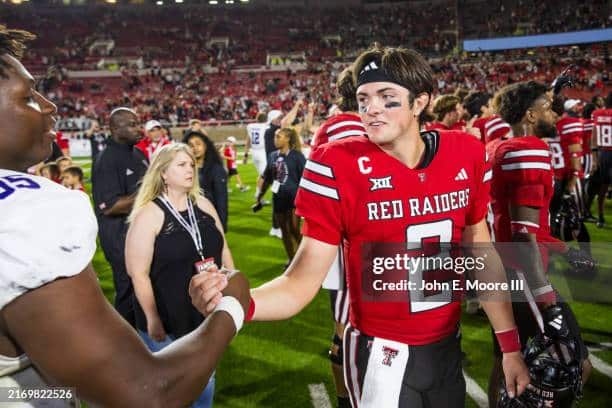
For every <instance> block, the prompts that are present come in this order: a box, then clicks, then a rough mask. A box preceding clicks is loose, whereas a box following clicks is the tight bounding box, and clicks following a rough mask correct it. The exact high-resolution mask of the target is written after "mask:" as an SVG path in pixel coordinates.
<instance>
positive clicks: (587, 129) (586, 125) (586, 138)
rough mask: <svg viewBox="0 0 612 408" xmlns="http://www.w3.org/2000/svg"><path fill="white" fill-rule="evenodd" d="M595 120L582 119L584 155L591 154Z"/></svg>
mask: <svg viewBox="0 0 612 408" xmlns="http://www.w3.org/2000/svg"><path fill="white" fill-rule="evenodd" d="M593 127H594V126H593V120H592V119H582V154H590V153H591V139H592V136H593Z"/></svg>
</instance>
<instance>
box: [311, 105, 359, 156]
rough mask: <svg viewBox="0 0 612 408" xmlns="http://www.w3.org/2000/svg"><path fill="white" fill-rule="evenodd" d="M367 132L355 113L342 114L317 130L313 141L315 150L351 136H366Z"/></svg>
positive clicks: (333, 117)
mask: <svg viewBox="0 0 612 408" xmlns="http://www.w3.org/2000/svg"><path fill="white" fill-rule="evenodd" d="M365 134H366V131H365V127H364V126H363V123H362V122H361V118H360V117H359V115H356V114H354V113H341V114H339V115H335V116H332V117H331V118H329V119H327V120H326V121H325V122H324V123H323V124H322V125H321V127H319V129H318V130H317V133H316V134H315V137H314V139H313V141H312V144H311V145H312V148H313V149H315V148H317V147H319V146H321V145H322V144H325V143H327V142H332V141H334V140H339V139H343V138H345V137H349V136H365Z"/></svg>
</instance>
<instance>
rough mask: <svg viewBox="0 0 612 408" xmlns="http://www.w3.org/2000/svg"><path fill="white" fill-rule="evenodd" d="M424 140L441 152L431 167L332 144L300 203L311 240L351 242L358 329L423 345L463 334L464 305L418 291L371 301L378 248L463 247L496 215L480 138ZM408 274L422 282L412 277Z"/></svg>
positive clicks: (350, 279)
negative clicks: (471, 229)
mask: <svg viewBox="0 0 612 408" xmlns="http://www.w3.org/2000/svg"><path fill="white" fill-rule="evenodd" d="M451 135H452V136H451ZM423 137H424V139H425V140H426V143H427V145H428V146H433V147H431V148H430V149H429V150H428V151H429V152H430V155H429V157H430V160H429V161H428V163H429V164H428V165H426V166H425V167H424V168H415V169H410V168H408V167H406V166H405V165H404V164H403V163H401V162H400V161H398V160H396V159H395V158H394V157H392V156H390V155H388V154H387V153H385V152H383V151H382V150H381V149H380V148H379V147H378V146H377V145H376V144H374V143H372V142H371V141H370V140H369V139H367V138H361V137H352V138H347V139H343V140H340V141H337V142H334V143H328V144H326V145H323V146H321V147H319V148H318V149H315V150H314V151H313V152H312V153H311V156H310V158H309V161H308V163H307V164H306V167H305V170H304V174H303V176H302V180H301V181H300V189H299V191H298V194H297V198H296V208H297V210H296V214H298V215H300V216H302V217H304V219H305V223H304V226H303V229H302V232H303V234H304V235H306V236H308V237H311V238H314V239H317V240H319V241H323V242H326V243H328V244H331V245H339V244H341V243H342V244H343V249H344V259H345V273H346V279H347V285H348V288H349V291H350V292H349V293H350V299H351V300H350V301H351V303H350V308H349V309H350V322H351V325H352V326H353V327H355V328H357V329H359V330H360V331H362V332H364V333H366V334H368V335H371V336H378V337H382V338H386V339H390V340H395V341H400V342H403V343H406V344H414V345H416V344H430V343H433V342H436V341H438V340H440V339H442V338H444V337H446V336H448V335H450V334H452V333H453V332H454V331H456V330H457V323H458V322H459V317H460V312H461V310H460V302H459V301H457V300H448V301H433V300H431V299H439V298H432V297H428V296H427V295H426V294H425V293H423V292H419V291H414V290H410V292H409V294H407V293H406V292H402V293H401V295H400V296H403V297H401V300H395V301H392V302H389V301H383V300H380V299H381V298H376V296H377V295H378V293H377V294H374V295H373V296H374V298H372V297H370V298H368V299H366V296H369V295H368V294H367V292H366V289H370V288H368V287H367V283H368V282H370V278H372V275H371V273H372V272H371V271H373V269H372V270H371V269H369V268H370V267H371V266H372V262H370V261H371V260H373V259H374V258H375V256H376V254H377V253H376V252H375V251H372V250H371V249H370V245H371V244H372V243H380V244H382V247H383V248H388V247H389V246H394V245H393V244H395V246H399V247H403V248H406V246H407V243H417V246H420V245H421V244H422V243H423V242H427V241H432V240H433V241H436V242H441V243H449V242H454V243H458V242H461V238H462V233H463V230H464V228H465V227H466V226H469V225H473V224H476V223H478V222H480V221H481V220H482V219H484V217H485V215H486V212H487V204H488V202H489V184H490V183H488V181H489V180H490V177H491V171H487V167H488V163H486V160H485V152H484V146H482V144H481V143H480V142H479V141H478V140H476V139H475V138H474V137H473V136H471V135H468V134H466V133H463V132H454V131H449V132H429V133H426V134H423ZM381 251H382V250H381ZM373 255H374V256H373ZM370 258H372V259H370ZM401 272H402V273H404V272H405V275H404V276H405V277H407V278H408V279H414V277H413V276H412V273H408V272H407V271H401ZM411 272H412V271H411ZM422 272H423V271H422ZM424 272H432V273H433V272H434V271H424ZM421 276H423V279H425V277H424V275H421ZM362 285H366V286H364V287H362ZM415 293H416V294H415ZM381 296H383V295H381ZM377 299H378V300H377ZM423 300H424V301H423Z"/></svg>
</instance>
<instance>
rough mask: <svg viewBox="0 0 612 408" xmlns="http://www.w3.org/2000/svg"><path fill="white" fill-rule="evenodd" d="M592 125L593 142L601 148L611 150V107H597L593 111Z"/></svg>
mask: <svg viewBox="0 0 612 408" xmlns="http://www.w3.org/2000/svg"><path fill="white" fill-rule="evenodd" d="M591 117H592V118H593V126H595V143H597V147H599V148H600V149H603V150H612V109H597V110H594V111H593V115H592V116H591Z"/></svg>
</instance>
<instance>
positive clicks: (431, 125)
mask: <svg viewBox="0 0 612 408" xmlns="http://www.w3.org/2000/svg"><path fill="white" fill-rule="evenodd" d="M425 130H451V129H450V128H449V127H448V126H446V125H445V124H444V123H442V122H437V121H436V122H428V123H427V124H425Z"/></svg>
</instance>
